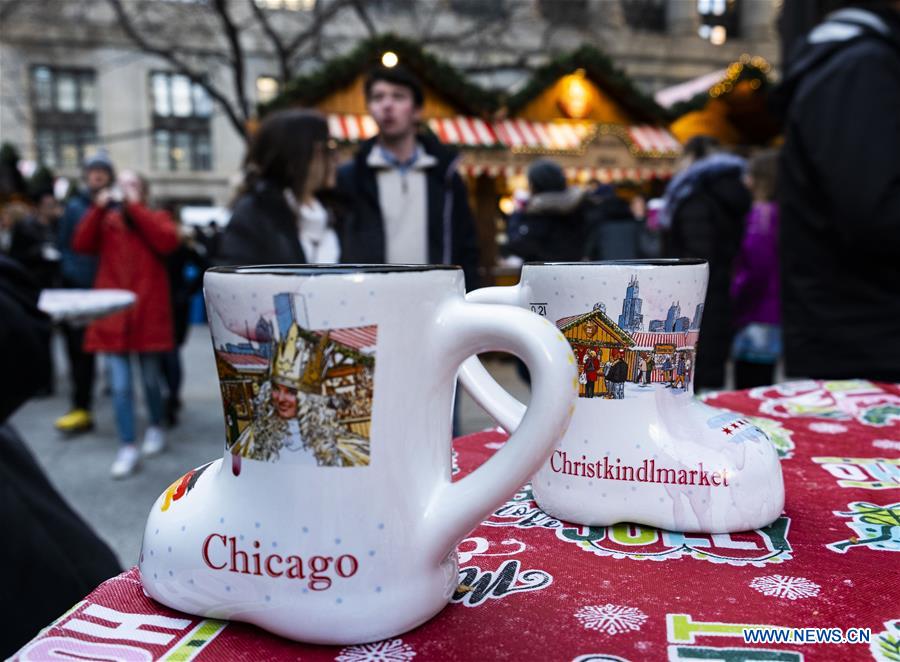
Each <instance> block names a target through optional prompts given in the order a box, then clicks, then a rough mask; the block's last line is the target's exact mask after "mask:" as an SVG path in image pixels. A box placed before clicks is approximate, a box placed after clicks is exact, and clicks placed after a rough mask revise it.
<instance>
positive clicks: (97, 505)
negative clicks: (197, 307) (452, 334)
mask: <svg viewBox="0 0 900 662" xmlns="http://www.w3.org/2000/svg"><path fill="white" fill-rule="evenodd" d="M55 349H56V355H57V356H58V360H57V362H56V365H57V373H59V377H58V388H57V394H56V395H55V396H53V397H49V398H41V399H35V400H32V401H31V402H29V403H28V404H27V405H25V406H24V407H22V408H21V409H20V410H19V411H18V412H17V413H16V415H15V416H13V418H12V424H13V425H14V426H15V427H16V428H17V429H18V430H19V432H20V433H21V435H22V436H23V437H24V438H25V440H26V441H27V443H28V445H29V446H30V448H31V449H32V451H33V452H34V454H35V455H36V456H37V458H38V460H39V462H40V463H41V465H42V466H43V467H44V470H45V471H46V472H47V474H48V475H49V476H50V479H51V481H52V482H53V483H54V485H56V487H57V489H58V490H59V491H60V492H61V493H62V495H63V496H64V497H65V498H66V499H68V501H69V502H70V503H71V504H72V505H73V506H74V507H75V509H76V510H77V511H78V512H79V513H81V515H82V516H83V517H84V518H85V519H86V520H87V521H88V522H89V523H90V524H91V525H92V526H93V527H94V528H95V529H96V530H97V532H98V533H99V534H100V536H101V537H103V538H104V539H105V540H106V541H107V542H108V543H109V544H110V545H111V546H112V548H113V549H114V550H115V552H116V554H118V556H119V560H120V561H121V562H122V565H123V566H125V567H129V566H131V565H133V564H134V563H135V562H136V561H137V557H138V553H139V550H140V546H141V537H142V535H143V527H144V521H145V520H146V517H147V513H148V512H149V509H150V506H151V505H152V504H153V502H154V500H155V499H156V497H157V496H158V495H159V494H160V493H161V492H162V491H163V490H164V489H165V488H166V487H168V486H169V485H170V484H171V483H172V481H174V480H175V479H176V478H178V477H179V476H181V475H182V474H184V473H185V472H186V471H187V470H188V469H191V468H193V467H196V466H198V465H200V464H203V463H205V462H208V461H209V460H211V459H213V458H215V457H218V456H219V455H220V454H221V449H222V440H223V438H224V428H223V423H222V409H221V401H220V400H219V388H218V384H217V381H216V372H215V363H214V361H213V354H212V348H211V345H210V342H209V332H208V331H207V329H206V327H203V326H197V327H193V329H192V330H191V333H190V336H189V338H188V342H187V344H186V346H185V348H184V353H183V359H184V365H185V384H184V393H183V399H184V402H185V408H184V411H183V414H182V417H181V421H180V424H179V425H178V426H177V427H176V428H175V429H173V430H171V431H170V434H169V450H168V451H167V452H166V453H164V454H162V455H160V456H158V457H155V458H151V459H149V460H146V461H145V462H144V464H143V466H142V468H141V470H140V471H139V472H138V473H137V474H136V475H134V476H132V477H131V478H129V479H127V480H122V481H114V480H112V479H111V478H110V477H109V465H110V464H111V463H112V460H113V456H114V454H115V451H116V444H117V443H118V442H117V437H116V433H115V425H114V423H113V418H112V405H111V402H110V399H109V398H108V397H104V396H103V395H101V394H99V393H98V395H97V402H96V405H95V412H94V413H95V417H96V428H95V430H94V431H93V432H91V433H89V434H85V435H82V436H79V437H77V438H74V439H70V440H65V439H63V438H62V437H60V435H59V434H58V433H57V432H56V430H54V428H53V421H54V420H55V419H56V417H57V416H59V415H61V414H62V413H65V411H66V410H67V408H68V381H67V379H66V376H65V375H64V374H62V373H63V372H64V370H65V366H66V362H65V360H64V359H63V357H62V353H61V348H60V347H59V346H57V347H56V348H55ZM488 369H489V370H490V371H491V373H492V374H494V376H495V377H496V378H497V379H498V381H499V382H500V383H501V384H503V385H504V386H505V387H506V388H507V389H509V390H510V391H511V392H512V393H513V394H514V395H516V396H517V397H519V398H520V399H521V398H524V397H527V392H528V388H527V386H526V385H525V384H524V383H523V382H522V381H521V380H520V379H519V378H518V376H517V375H516V373H515V370H514V367H513V365H512V364H511V363H507V362H500V361H491V362H489V363H488ZM139 400H140V398H139ZM460 408H461V410H460V427H461V432H463V433H468V432H474V431H476V430H481V429H484V428H485V427H489V426H491V425H492V424H493V423H492V421H491V419H490V418H488V417H487V415H486V414H484V413H483V412H482V411H481V410H480V409H479V408H478V406H477V405H475V403H474V402H473V401H472V400H471V399H470V398H468V396H466V395H463V396H462V399H461V401H460Z"/></svg>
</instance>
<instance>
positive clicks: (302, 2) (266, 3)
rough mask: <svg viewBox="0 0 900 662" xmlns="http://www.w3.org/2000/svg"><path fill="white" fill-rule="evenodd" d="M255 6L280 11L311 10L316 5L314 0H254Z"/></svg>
mask: <svg viewBox="0 0 900 662" xmlns="http://www.w3.org/2000/svg"><path fill="white" fill-rule="evenodd" d="M256 6H257V7H259V8H260V9H271V10H281V11H312V10H313V9H315V7H316V0H256Z"/></svg>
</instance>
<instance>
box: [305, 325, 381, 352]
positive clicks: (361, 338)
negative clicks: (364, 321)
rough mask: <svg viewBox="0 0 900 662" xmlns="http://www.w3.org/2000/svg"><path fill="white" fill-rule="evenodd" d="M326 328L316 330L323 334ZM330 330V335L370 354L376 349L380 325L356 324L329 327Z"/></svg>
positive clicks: (336, 340) (343, 343)
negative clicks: (343, 327) (342, 327)
mask: <svg viewBox="0 0 900 662" xmlns="http://www.w3.org/2000/svg"><path fill="white" fill-rule="evenodd" d="M325 331H326V329H322V330H320V331H316V333H319V334H323V333H325ZM327 331H329V332H330V335H329V337H330V338H331V339H332V340H333V341H335V342H338V343H340V344H342V345H345V346H346V347H349V348H350V349H355V350H357V351H359V352H363V353H366V354H369V353H371V352H373V351H374V350H375V343H376V342H377V341H378V326H377V325H375V324H372V325H369V326H355V327H348V328H345V329H327Z"/></svg>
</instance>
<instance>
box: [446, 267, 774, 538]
mask: <svg viewBox="0 0 900 662" xmlns="http://www.w3.org/2000/svg"><path fill="white" fill-rule="evenodd" d="M707 278H708V268H707V265H706V263H705V262H702V261H698V260H695V261H682V262H675V261H663V260H657V261H643V262H642V261H633V262H609V263H574V264H556V265H549V264H547V265H541V264H526V265H525V266H524V267H523V269H522V277H521V281H520V283H519V284H518V285H516V286H513V287H492V288H484V289H481V290H476V291H475V292H472V293H470V294H469V295H468V300H469V301H472V302H482V303H492V304H498V303H502V304H508V305H514V306H520V307H523V308H530V309H531V310H533V311H535V312H537V313H538V314H540V315H542V316H544V317H546V318H547V319H549V320H550V321H552V322H554V323H556V324H557V326H558V327H559V328H560V329H561V330H562V332H563V334H564V335H565V336H566V337H567V338H568V339H569V342H570V344H571V346H572V350H573V353H574V355H575V357H576V361H577V363H578V365H579V381H580V382H581V386H580V394H579V395H580V397H579V398H578V404H577V406H576V411H575V415H574V416H573V418H572V422H571V424H570V426H569V428H568V430H567V432H566V434H565V436H564V437H563V438H562V441H561V442H560V444H559V446H558V447H557V449H556V450H555V451H554V452H553V454H552V455H551V457H550V459H549V460H548V461H547V462H545V463H544V464H543V466H542V467H541V469H540V470H539V471H538V472H537V473H536V474H535V476H534V477H533V481H532V483H533V488H534V495H535V499H536V501H537V503H538V504H539V505H540V506H541V508H543V509H544V510H545V511H546V512H548V513H549V514H551V515H553V516H555V517H558V518H560V519H564V520H567V521H570V522H577V523H580V524H585V525H592V526H604V525H611V524H615V523H617V522H636V523H640V524H647V525H651V526H656V527H659V528H664V529H670V530H674V531H693V532H707V533H724V532H731V531H744V530H749V529H755V528H759V527H762V526H766V525H768V524H770V523H771V522H772V521H774V520H775V519H777V518H778V516H779V515H780V514H781V511H782V508H783V505H784V483H783V480H782V476H781V465H780V463H779V460H778V454H777V452H776V450H775V448H774V446H773V445H772V443H771V442H770V440H769V439H768V437H767V436H766V435H765V433H764V432H762V431H761V430H760V429H759V428H757V427H755V426H753V425H751V424H750V423H749V422H748V421H746V420H745V419H743V418H742V417H741V416H739V415H737V414H734V413H731V412H724V411H721V410H716V409H713V408H711V407H708V406H707V405H704V404H703V403H702V402H699V401H697V400H696V399H694V398H693V384H692V378H693V374H692V372H693V370H692V368H693V360H694V353H695V344H696V342H697V338H698V335H699V327H700V319H701V318H702V307H699V306H700V304H702V303H703V300H704V296H705V293H706V283H707ZM650 328H653V329H654V331H653V332H651V331H649V329H650ZM592 352H593V354H592ZM617 357H621V361H620V363H621V364H622V367H619V368H614V367H613V366H614V365H615V363H616V362H617ZM594 358H596V360H597V363H593V359H594ZM667 359H668V361H669V362H668V364H667V363H666V360H667ZM650 360H653V362H654V366H653V367H654V370H653V371H652V372H651V374H650V376H649V378H646V379H645V378H642V377H643V375H639V374H638V373H639V372H640V369H641V367H642V365H643V366H647V364H648V362H649V361H650ZM666 366H668V367H669V368H670V370H669V371H667V370H664V369H663V368H664V367H666ZM611 369H612V372H613V373H615V372H620V373H625V374H626V375H627V380H626V381H625V382H624V383H622V384H621V385H620V386H616V385H614V383H613V382H611V381H610V378H609V377H605V376H604V372H606V373H609V372H610V370H611ZM592 370H593V372H594V373H595V374H594V375H590V376H591V377H594V376H596V377H597V378H596V380H592V379H588V376H589V373H590V372H591V371H592ZM636 379H637V380H638V382H639V383H636V381H635V380H636ZM460 381H461V382H462V384H463V386H464V387H465V388H466V390H468V391H469V393H471V394H472V396H473V397H474V398H475V400H476V401H477V402H478V403H479V404H481V405H482V406H483V407H484V408H485V409H486V410H487V411H488V412H489V413H490V414H491V415H492V416H494V417H495V418H496V419H497V420H498V421H500V423H501V425H502V426H503V427H504V428H505V429H507V430H515V429H516V427H517V426H518V424H519V421H520V420H521V415H522V412H523V411H524V407H523V406H522V405H521V404H520V403H519V402H518V401H516V400H515V399H514V398H512V396H510V395H509V394H508V393H506V392H505V391H504V390H503V389H502V388H501V387H500V386H499V385H498V384H497V383H496V382H495V381H494V380H493V379H492V378H491V377H490V375H489V374H488V373H487V371H486V370H485V369H484V367H483V366H482V365H481V364H480V363H479V362H478V361H477V359H470V360H469V361H467V362H466V363H465V365H464V367H463V369H462V370H461V371H460ZM591 381H593V385H592V387H591V389H592V390H593V397H588V396H589V395H590V394H591V393H590V390H589V389H588V382H591ZM645 382H646V383H645ZM543 402H544V401H543V400H542V399H541V398H540V397H539V396H537V394H536V393H535V394H534V395H533V396H532V400H531V403H532V407H531V408H532V409H534V408H538V407H540V406H541V405H542V404H543Z"/></svg>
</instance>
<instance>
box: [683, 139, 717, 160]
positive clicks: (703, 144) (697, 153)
mask: <svg viewBox="0 0 900 662" xmlns="http://www.w3.org/2000/svg"><path fill="white" fill-rule="evenodd" d="M720 146H721V143H719V141H718V140H716V139H715V138H713V137H712V136H694V137H693V138H691V139H690V140H688V141H687V142H686V143H685V144H684V155H685V156H689V157H691V158H693V159H703V158H706V157H707V156H709V155H710V154H712V153H713V152H715V151H717V150H718V149H719V147H720Z"/></svg>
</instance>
